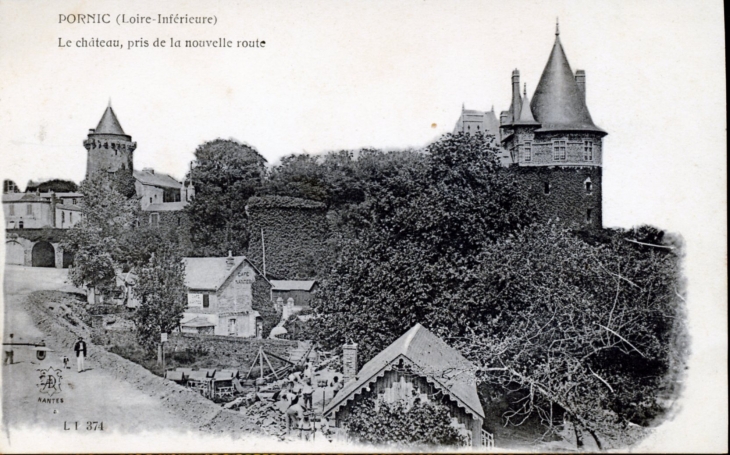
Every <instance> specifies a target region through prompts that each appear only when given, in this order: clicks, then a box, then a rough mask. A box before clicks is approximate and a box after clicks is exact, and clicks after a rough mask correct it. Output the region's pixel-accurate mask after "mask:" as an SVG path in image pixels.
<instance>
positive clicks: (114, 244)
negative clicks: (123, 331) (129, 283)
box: [61, 173, 138, 294]
mask: <svg viewBox="0 0 730 455" xmlns="http://www.w3.org/2000/svg"><path fill="white" fill-rule="evenodd" d="M112 182H113V180H111V179H109V178H108V176H106V175H104V174H101V173H96V174H93V175H91V176H89V178H87V179H86V180H84V181H83V182H81V186H80V187H79V191H80V192H81V193H83V194H84V197H83V198H81V200H80V202H79V206H80V207H81V218H82V219H81V221H80V222H78V223H76V224H75V225H74V227H72V228H71V229H69V230H68V232H67V233H66V236H65V238H64V240H63V242H62V243H61V245H62V247H63V249H64V250H66V251H69V252H71V253H73V254H74V262H73V265H72V267H71V270H70V271H69V277H70V278H71V281H72V283H73V284H74V285H75V286H78V287H88V288H95V289H96V290H98V291H101V292H102V293H103V294H106V293H109V292H111V291H112V290H113V289H114V288H115V286H116V283H115V276H116V273H115V269H116V268H117V266H118V264H119V263H120V262H122V257H123V254H122V250H121V249H120V239H122V238H123V237H124V236H125V235H126V233H127V232H128V231H129V230H130V229H132V228H133V227H134V222H135V219H136V213H137V209H138V203H137V201H136V200H135V199H133V198H128V197H126V196H124V195H122V194H121V193H120V192H119V191H118V190H117V188H116V186H115V185H114V184H113V183H112Z"/></svg>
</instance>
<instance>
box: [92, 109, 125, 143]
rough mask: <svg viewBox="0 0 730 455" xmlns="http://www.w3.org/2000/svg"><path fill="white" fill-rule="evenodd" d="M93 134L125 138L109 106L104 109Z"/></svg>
mask: <svg viewBox="0 0 730 455" xmlns="http://www.w3.org/2000/svg"><path fill="white" fill-rule="evenodd" d="M94 134H116V135H118V136H126V134H125V133H124V130H123V129H122V125H120V124H119V120H117V116H116V114H114V110H113V109H112V107H111V105H109V106H107V107H106V110H105V111H104V115H102V116H101V120H99V124H98V125H96V129H95V130H94Z"/></svg>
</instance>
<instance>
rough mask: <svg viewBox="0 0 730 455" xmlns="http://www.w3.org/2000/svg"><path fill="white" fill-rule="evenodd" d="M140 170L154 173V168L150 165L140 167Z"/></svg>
mask: <svg viewBox="0 0 730 455" xmlns="http://www.w3.org/2000/svg"><path fill="white" fill-rule="evenodd" d="M142 171H143V172H149V173H150V174H154V173H155V170H154V169H152V168H151V167H145V168H142Z"/></svg>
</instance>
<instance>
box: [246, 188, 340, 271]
mask: <svg viewBox="0 0 730 455" xmlns="http://www.w3.org/2000/svg"><path fill="white" fill-rule="evenodd" d="M247 212H248V217H249V226H250V228H249V232H250V235H251V240H250V241H249V246H248V255H247V257H248V258H249V260H251V261H252V262H253V263H254V264H255V265H256V267H258V268H259V269H261V270H263V265H264V264H263V262H264V261H263V249H262V247H261V232H262V229H263V236H264V242H265V246H266V274H267V275H268V276H269V277H275V278H278V279H287V280H295V279H313V278H316V277H317V276H318V274H319V273H320V272H321V267H320V263H321V260H322V258H323V256H324V252H325V242H326V239H327V235H328V232H327V231H328V229H327V218H326V216H327V208H326V206H325V205H324V204H322V203H320V202H315V201H311V200H308V199H298V198H293V197H283V196H264V197H252V198H250V199H249V200H248V205H247Z"/></svg>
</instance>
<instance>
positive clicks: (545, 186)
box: [543, 182, 550, 194]
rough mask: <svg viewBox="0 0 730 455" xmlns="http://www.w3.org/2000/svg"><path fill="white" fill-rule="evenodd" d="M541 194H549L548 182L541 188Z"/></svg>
mask: <svg viewBox="0 0 730 455" xmlns="http://www.w3.org/2000/svg"><path fill="white" fill-rule="evenodd" d="M543 192H544V193H545V194H550V182H545V184H544V186H543Z"/></svg>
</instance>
